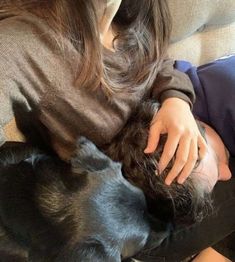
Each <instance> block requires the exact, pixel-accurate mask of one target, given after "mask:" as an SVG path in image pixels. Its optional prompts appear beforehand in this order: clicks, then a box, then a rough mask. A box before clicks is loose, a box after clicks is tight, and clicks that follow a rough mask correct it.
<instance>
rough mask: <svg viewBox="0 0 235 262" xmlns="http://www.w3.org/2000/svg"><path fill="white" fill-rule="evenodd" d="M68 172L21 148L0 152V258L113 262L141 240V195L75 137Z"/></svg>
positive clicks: (117, 168) (145, 230) (145, 228)
mask: <svg viewBox="0 0 235 262" xmlns="http://www.w3.org/2000/svg"><path fill="white" fill-rule="evenodd" d="M77 147H78V148H77V155H76V158H74V160H73V167H72V166H71V165H70V164H67V163H65V162H63V161H61V160H60V159H58V158H57V157H55V156H50V155H47V154H45V153H43V152H41V151H40V150H37V149H35V147H31V146H30V145H27V144H23V143H7V144H5V146H3V147H1V148H0V159H1V160H0V261H4V262H8V261H9V262H10V261H11V262H13V261H14V262H26V261H33V262H53V261H56V262H65V261H66V262H75V261H77V262H117V261H121V259H122V258H126V257H130V256H132V255H134V254H135V253H136V252H138V251H139V250H140V249H141V248H142V247H143V246H144V245H145V243H146V241H147V238H148V236H149V231H150V228H149V224H148V220H147V216H146V203H145V198H144V195H143V193H142V191H141V190H139V189H138V188H136V187H134V186H132V185H131V184H130V183H129V182H127V181H126V180H125V179H124V178H123V176H122V173H121V165H120V164H119V163H115V162H113V161H112V160H111V159H109V158H108V157H106V156H105V155H104V154H103V153H101V152H100V151H99V150H98V149H97V148H96V147H95V146H94V145H93V144H92V143H91V142H89V141H88V140H86V139H85V138H80V139H79V141H78V145H77Z"/></svg>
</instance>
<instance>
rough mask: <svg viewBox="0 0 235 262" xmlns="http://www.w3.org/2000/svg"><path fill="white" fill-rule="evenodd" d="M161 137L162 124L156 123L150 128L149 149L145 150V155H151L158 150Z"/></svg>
mask: <svg viewBox="0 0 235 262" xmlns="http://www.w3.org/2000/svg"><path fill="white" fill-rule="evenodd" d="M160 135H161V124H160V123H159V122H155V123H154V124H153V125H151V126H150V129H149V136H148V143H147V147H146V148H145V150H144V153H146V154H150V153H153V152H154V151H155V150H156V148H157V146H158V142H159V139H160Z"/></svg>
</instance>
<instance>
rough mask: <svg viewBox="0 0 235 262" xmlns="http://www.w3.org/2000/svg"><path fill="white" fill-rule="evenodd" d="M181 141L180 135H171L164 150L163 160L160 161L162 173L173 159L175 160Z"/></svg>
mask: <svg viewBox="0 0 235 262" xmlns="http://www.w3.org/2000/svg"><path fill="white" fill-rule="evenodd" d="M179 140H180V134H175V133H169V134H168V137H167V140H166V144H165V146H164V148H163V152H162V155H161V158H160V160H159V171H160V173H161V172H162V171H163V170H164V169H165V168H166V167H167V165H168V164H169V162H170V161H171V159H172V158H173V156H174V154H175V152H176V149H177V147H178V144H179Z"/></svg>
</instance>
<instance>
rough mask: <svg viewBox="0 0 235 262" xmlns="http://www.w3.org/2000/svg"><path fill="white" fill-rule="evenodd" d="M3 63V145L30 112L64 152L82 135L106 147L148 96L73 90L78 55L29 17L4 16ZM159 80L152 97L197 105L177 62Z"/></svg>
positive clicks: (0, 24) (0, 29) (0, 17)
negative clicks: (179, 100)
mask: <svg viewBox="0 0 235 262" xmlns="http://www.w3.org/2000/svg"><path fill="white" fill-rule="evenodd" d="M0 58H1V59H0V145H2V144H3V143H4V142H5V141H6V140H8V139H9V135H8V133H9V132H10V130H11V124H12V123H14V120H15V118H18V119H16V120H17V122H18V120H19V119H20V118H22V119H26V120H27V115H28V114H29V113H32V112H35V114H34V120H35V121H38V122H39V123H42V124H43V125H44V126H45V128H46V129H47V130H48V133H49V134H50V136H51V137H52V138H53V140H57V141H59V143H61V144H63V146H64V147H68V148H69V147H70V146H72V145H74V144H75V140H76V138H77V137H78V136H79V135H85V136H86V137H88V138H89V139H91V140H92V141H94V142H95V143H96V144H98V145H101V144H103V143H107V142H109V141H111V140H112V138H113V137H114V136H115V135H116V134H117V133H118V132H119V131H120V130H121V128H122V127H123V125H124V124H125V123H126V121H127V119H128V118H129V116H130V114H131V113H132V111H133V109H134V107H135V105H136V104H137V103H140V102H141V100H142V98H143V96H145V95H146V94H145V92H144V91H139V92H135V93H134V94H133V95H126V94H124V93H119V94H117V95H115V96H114V97H113V98H112V99H111V100H109V101H108V99H107V98H106V96H105V95H104V94H103V92H102V89H98V90H97V91H89V90H84V89H82V88H78V87H75V85H74V82H75V75H76V74H75V70H76V68H77V61H78V59H79V54H78V52H77V51H76V50H75V48H74V47H73V46H72V45H71V44H70V43H69V42H68V43H67V44H65V46H64V47H63V50H62V48H61V47H60V46H59V45H58V43H57V41H56V35H55V33H54V32H53V31H52V30H51V29H50V28H49V26H48V25H47V24H46V23H45V22H44V21H43V20H41V19H39V18H38V17H36V16H34V15H31V14H27V13H22V14H20V15H19V14H18V15H14V14H7V15H6V14H1V13H0ZM156 80H157V81H156V84H155V85H154V87H152V90H151V91H152V92H150V93H151V96H152V97H153V98H156V99H160V100H164V99H166V98H167V97H174V96H175V97H180V98H182V99H184V100H186V101H188V102H190V101H191V102H192V101H193V100H194V92H193V88H192V85H191V83H190V81H189V79H188V78H187V76H186V75H184V74H183V73H180V72H178V71H177V70H175V69H174V68H173V61H171V60H166V61H165V63H164V64H163V67H162V70H161V71H160V72H159V74H158V76H157V79H156ZM19 112H20V113H19ZM9 127H10V128H9ZM12 128H13V127H12ZM12 130H13V132H14V129H12ZM11 139H12V138H11Z"/></svg>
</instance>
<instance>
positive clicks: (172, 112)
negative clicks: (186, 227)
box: [144, 97, 207, 185]
mask: <svg viewBox="0 0 235 262" xmlns="http://www.w3.org/2000/svg"><path fill="white" fill-rule="evenodd" d="M161 134H167V141H166V144H165V146H164V149H163V153H162V156H161V158H160V161H159V169H160V173H161V172H162V171H163V170H164V169H165V168H166V167H167V165H168V163H169V162H170V160H171V159H172V157H173V156H174V155H175V154H176V159H175V162H174V165H173V167H172V169H171V171H170V172H169V174H168V175H167V178H166V180H165V183H166V184H167V185H170V184H171V183H172V181H173V180H174V179H175V178H176V177H177V176H178V179H177V181H178V183H180V184H181V183H184V181H185V180H186V178H187V177H188V176H189V175H190V173H191V171H192V170H193V168H194V166H195V164H196V161H197V159H198V155H199V157H200V158H203V156H204V155H205V153H206V151H207V144H206V142H205V140H204V138H203V137H202V135H201V134H200V131H199V129H198V126H197V124H196V121H195V119H194V117H193V115H192V113H191V110H190V107H189V104H188V103H187V102H185V101H184V100H182V99H179V98H175V97H174V98H168V99H166V100H165V101H164V102H163V104H162V107H161V108H160V110H159V111H158V112H157V114H156V115H155V116H154V118H153V120H152V124H151V126H150V130H149V137H148V144H147V147H146V149H145V151H144V152H145V153H147V154H149V153H153V152H154V151H155V150H156V148H157V146H158V142H159V138H160V135H161ZM198 149H199V152H198Z"/></svg>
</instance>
